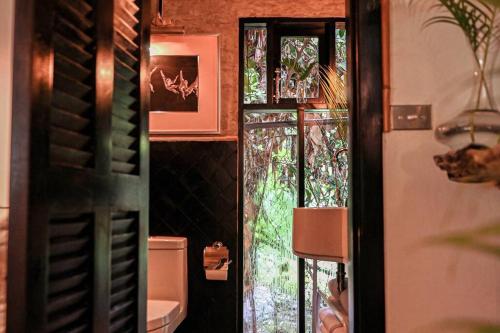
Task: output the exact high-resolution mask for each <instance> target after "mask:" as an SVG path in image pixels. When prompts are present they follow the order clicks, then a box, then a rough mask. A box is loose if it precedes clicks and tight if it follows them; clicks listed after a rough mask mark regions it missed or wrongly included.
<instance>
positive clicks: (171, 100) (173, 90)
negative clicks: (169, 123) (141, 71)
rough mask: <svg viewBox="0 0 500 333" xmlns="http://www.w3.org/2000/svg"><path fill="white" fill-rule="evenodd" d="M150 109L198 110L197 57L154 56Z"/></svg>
mask: <svg viewBox="0 0 500 333" xmlns="http://www.w3.org/2000/svg"><path fill="white" fill-rule="evenodd" d="M150 68H151V70H150V91H151V111H170V112H198V98H199V94H198V90H199V86H198V82H199V78H198V56H168V55H158V56H154V57H152V58H151V67H150Z"/></svg>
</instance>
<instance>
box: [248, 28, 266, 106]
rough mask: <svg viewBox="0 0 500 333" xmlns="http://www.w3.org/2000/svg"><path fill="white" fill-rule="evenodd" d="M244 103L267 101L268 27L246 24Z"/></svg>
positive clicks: (263, 102) (262, 102)
mask: <svg viewBox="0 0 500 333" xmlns="http://www.w3.org/2000/svg"><path fill="white" fill-rule="evenodd" d="M244 56H245V59H243V60H244V68H245V69H244V71H245V73H244V79H245V82H244V85H245V87H244V103H245V104H265V103H267V28H266V27H265V25H264V26H262V25H257V26H255V25H245V46H244Z"/></svg>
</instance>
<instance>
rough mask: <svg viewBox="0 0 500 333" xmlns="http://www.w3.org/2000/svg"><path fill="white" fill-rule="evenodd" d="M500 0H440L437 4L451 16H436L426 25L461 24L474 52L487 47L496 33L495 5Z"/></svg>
mask: <svg viewBox="0 0 500 333" xmlns="http://www.w3.org/2000/svg"><path fill="white" fill-rule="evenodd" d="M492 2H493V3H496V2H500V0H438V4H437V6H438V7H440V8H443V9H446V10H447V12H448V13H449V14H450V15H449V16H443V15H440V16H435V17H432V18H430V19H429V20H427V21H426V22H425V24H424V25H425V26H426V27H427V26H430V25H433V24H436V23H447V24H453V25H456V26H459V27H460V28H461V29H462V31H463V33H464V34H465V36H466V37H467V40H468V41H469V44H470V46H471V48H472V50H473V51H474V52H477V50H478V49H479V48H481V47H483V48H485V47H486V45H487V43H488V40H489V39H490V37H491V36H494V34H495V13H496V9H495V5H494V4H492Z"/></svg>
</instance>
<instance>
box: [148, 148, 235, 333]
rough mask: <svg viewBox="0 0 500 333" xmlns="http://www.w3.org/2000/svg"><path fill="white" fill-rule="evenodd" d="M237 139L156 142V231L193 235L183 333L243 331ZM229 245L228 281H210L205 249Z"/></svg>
mask: <svg viewBox="0 0 500 333" xmlns="http://www.w3.org/2000/svg"><path fill="white" fill-rule="evenodd" d="M237 161H238V157H237V143H236V141H229V142H224V141H223V142H220V141H219V142H152V143H151V162H150V163H151V184H150V200H151V201H150V235H169V236H174V235H176V236H184V237H187V238H188V273H189V282H188V283H189V300H188V315H187V318H186V320H185V321H184V322H183V323H182V324H181V325H180V327H179V328H178V330H177V331H176V332H178V333H193V332H197V333H204V332H206V333H214V332H224V333H233V332H237V304H238V303H237V295H238V293H237V285H236V281H237V274H238V270H237V266H236V265H237V260H236V258H237V240H238V234H237V232H238V230H237V198H236V196H237ZM214 241H222V242H223V243H224V244H225V245H227V246H228V248H229V251H230V259H232V260H233V263H232V264H231V265H230V268H229V274H228V280H227V281H207V280H206V279H205V272H204V270H203V249H204V247H205V246H207V245H210V244H211V243H212V242H214Z"/></svg>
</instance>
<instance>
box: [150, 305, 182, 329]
mask: <svg viewBox="0 0 500 333" xmlns="http://www.w3.org/2000/svg"><path fill="white" fill-rule="evenodd" d="M179 311H180V304H179V302H175V301H164V300H148V311H147V318H148V328H147V331H148V332H151V331H155V330H158V329H160V328H162V327H165V326H167V325H168V324H170V323H171V322H172V321H173V320H174V319H175V318H177V316H178V315H179Z"/></svg>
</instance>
